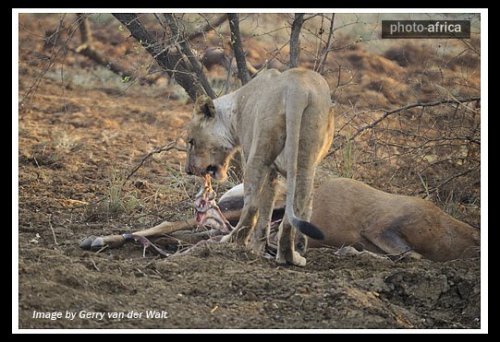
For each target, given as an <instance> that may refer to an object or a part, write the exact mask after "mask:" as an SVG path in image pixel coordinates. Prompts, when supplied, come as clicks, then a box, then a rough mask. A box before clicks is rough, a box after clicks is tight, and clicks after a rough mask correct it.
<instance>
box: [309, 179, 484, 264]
mask: <svg viewBox="0 0 500 342" xmlns="http://www.w3.org/2000/svg"><path fill="white" fill-rule="evenodd" d="M311 222H312V223H314V224H316V225H318V226H319V227H322V229H323V232H324V234H325V239H324V240H323V241H316V240H312V239H311V240H310V241H309V247H321V246H325V245H327V246H336V247H342V246H354V247H356V248H357V249H366V250H369V251H372V252H376V253H384V254H390V255H404V254H410V256H413V257H416V258H419V256H423V257H425V258H427V259H431V260H435V261H445V260H452V259H457V258H464V257H471V256H476V255H477V254H478V252H479V248H478V246H479V230H478V229H475V228H473V227H471V226H470V225H468V224H466V223H464V222H461V221H458V220H456V219H454V218H453V217H451V216H449V215H448V214H446V213H445V212H443V211H442V210H441V209H439V208H438V207H437V206H435V205H434V204H433V203H431V202H429V201H426V200H423V199H420V198H415V197H409V196H401V195H393V194H389V193H386V192H383V191H380V190H376V189H374V188H372V187H370V186H368V185H366V184H364V183H361V182H358V181H355V180H352V179H346V178H335V179H331V180H329V181H327V182H325V183H323V184H321V186H320V187H319V188H318V189H317V190H316V192H315V195H314V204H313V214H312V217H311Z"/></svg>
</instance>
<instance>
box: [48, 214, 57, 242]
mask: <svg viewBox="0 0 500 342" xmlns="http://www.w3.org/2000/svg"><path fill="white" fill-rule="evenodd" d="M51 217H52V214H49V228H50V230H51V231H52V237H53V238H54V243H55V244H56V246H59V244H58V243H57V239H56V232H55V231H54V227H52V222H51Z"/></svg>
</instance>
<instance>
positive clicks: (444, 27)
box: [382, 20, 470, 39]
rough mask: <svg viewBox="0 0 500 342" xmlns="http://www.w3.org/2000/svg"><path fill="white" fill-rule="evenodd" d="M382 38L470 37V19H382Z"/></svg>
mask: <svg viewBox="0 0 500 342" xmlns="http://www.w3.org/2000/svg"><path fill="white" fill-rule="evenodd" d="M382 38H384V39H391V38H392V39H396V38H398V39H401V38H441V39H452V38H470V21H469V20H382Z"/></svg>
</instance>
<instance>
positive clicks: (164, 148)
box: [123, 141, 183, 184]
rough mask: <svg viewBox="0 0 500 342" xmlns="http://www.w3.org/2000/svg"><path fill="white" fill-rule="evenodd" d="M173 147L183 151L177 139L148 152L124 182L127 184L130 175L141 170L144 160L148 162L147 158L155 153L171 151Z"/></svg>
mask: <svg viewBox="0 0 500 342" xmlns="http://www.w3.org/2000/svg"><path fill="white" fill-rule="evenodd" d="M172 149H176V150H179V151H183V149H182V148H180V147H178V146H177V141H171V142H169V143H168V144H166V145H165V146H161V147H157V148H155V149H154V150H153V151H151V152H149V153H148V154H146V155H145V156H144V157H143V158H142V159H141V161H140V162H139V164H137V165H136V166H135V167H134V168H133V169H132V171H130V173H129V175H128V176H127V178H125V182H123V184H125V183H126V182H127V181H128V180H129V179H130V177H132V176H133V175H134V174H135V173H136V172H137V170H139V169H140V168H141V167H142V165H143V164H144V162H146V160H148V159H149V158H150V157H151V156H152V155H153V154H156V153H161V152H165V151H169V150H172Z"/></svg>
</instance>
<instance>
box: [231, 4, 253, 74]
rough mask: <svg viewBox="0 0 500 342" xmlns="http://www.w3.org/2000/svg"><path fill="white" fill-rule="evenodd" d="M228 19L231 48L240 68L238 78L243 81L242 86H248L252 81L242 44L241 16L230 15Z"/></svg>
mask: <svg viewBox="0 0 500 342" xmlns="http://www.w3.org/2000/svg"><path fill="white" fill-rule="evenodd" d="M227 17H228V19H229V29H230V30H231V47H232V49H233V53H234V57H235V58H236V65H237V66H238V78H239V79H240V80H241V84H246V83H248V82H249V81H250V75H249V73H248V69H247V63H246V58H245V52H244V51H243V44H242V42H241V35H240V19H239V15H238V14H237V13H228V15H227Z"/></svg>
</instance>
